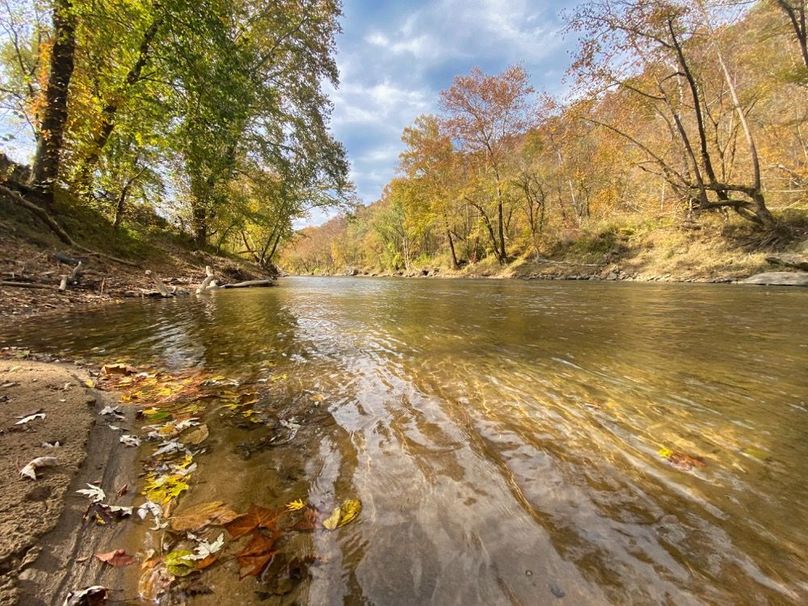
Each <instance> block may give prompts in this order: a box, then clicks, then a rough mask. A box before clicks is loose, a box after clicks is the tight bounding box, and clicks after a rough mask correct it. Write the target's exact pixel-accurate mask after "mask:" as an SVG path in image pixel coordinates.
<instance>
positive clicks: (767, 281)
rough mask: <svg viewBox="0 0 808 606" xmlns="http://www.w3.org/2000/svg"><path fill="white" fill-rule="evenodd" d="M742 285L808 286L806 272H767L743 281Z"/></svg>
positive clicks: (807, 274)
mask: <svg viewBox="0 0 808 606" xmlns="http://www.w3.org/2000/svg"><path fill="white" fill-rule="evenodd" d="M741 284H762V285H765V286H808V272H806V271H767V272H765V273H762V274H756V275H754V276H751V277H749V278H747V279H746V280H741Z"/></svg>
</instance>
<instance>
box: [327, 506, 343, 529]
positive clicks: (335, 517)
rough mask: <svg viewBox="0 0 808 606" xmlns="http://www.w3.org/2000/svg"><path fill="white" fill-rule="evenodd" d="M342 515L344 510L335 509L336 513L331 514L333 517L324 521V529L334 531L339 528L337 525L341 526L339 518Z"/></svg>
mask: <svg viewBox="0 0 808 606" xmlns="http://www.w3.org/2000/svg"><path fill="white" fill-rule="evenodd" d="M341 514H342V509H340V508H339V507H335V508H334V511H332V512H331V515H330V516H328V517H327V518H326V519H325V520H323V528H326V529H328V530H334V529H335V528H336V527H337V524H339V517H340V515H341Z"/></svg>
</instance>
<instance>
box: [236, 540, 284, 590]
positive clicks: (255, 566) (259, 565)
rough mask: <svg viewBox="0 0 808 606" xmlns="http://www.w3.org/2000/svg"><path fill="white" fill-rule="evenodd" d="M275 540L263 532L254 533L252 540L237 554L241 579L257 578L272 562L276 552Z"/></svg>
mask: <svg viewBox="0 0 808 606" xmlns="http://www.w3.org/2000/svg"><path fill="white" fill-rule="evenodd" d="M274 545H275V538H274V537H268V536H266V535H264V534H263V533H261V532H254V533H253V536H252V539H250V542H249V543H247V545H246V546H245V547H244V549H242V550H241V551H239V552H238V553H237V554H236V558H237V559H238V563H239V577H240V578H242V579H243V578H244V577H249V576H252V577H257V576H258V575H260V574H261V572H262V571H263V570H264V568H266V567H267V564H269V562H270V561H271V560H272V556H273V555H275V552H274V551H272V547H273V546H274Z"/></svg>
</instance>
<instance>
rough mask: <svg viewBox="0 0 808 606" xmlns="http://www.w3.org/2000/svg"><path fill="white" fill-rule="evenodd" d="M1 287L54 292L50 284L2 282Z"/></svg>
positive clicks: (0, 281)
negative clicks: (39, 289)
mask: <svg viewBox="0 0 808 606" xmlns="http://www.w3.org/2000/svg"><path fill="white" fill-rule="evenodd" d="M0 286H8V287H10V288H41V289H44V290H53V289H54V287H53V286H50V285H49V284H37V283H36V282H12V281H9V280H0Z"/></svg>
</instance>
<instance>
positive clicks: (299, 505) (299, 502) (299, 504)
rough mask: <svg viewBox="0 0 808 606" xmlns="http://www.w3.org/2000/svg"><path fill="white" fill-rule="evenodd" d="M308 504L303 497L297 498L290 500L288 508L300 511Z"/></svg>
mask: <svg viewBox="0 0 808 606" xmlns="http://www.w3.org/2000/svg"><path fill="white" fill-rule="evenodd" d="M305 506H306V504H305V503H304V502H303V499H295V500H294V501H289V502H288V503H287V504H286V509H287V510H288V511H299V510H301V509H303V508H304V507H305Z"/></svg>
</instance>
